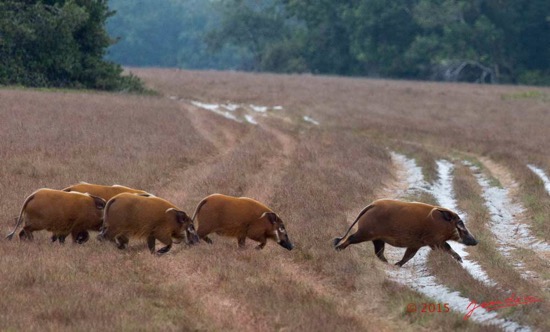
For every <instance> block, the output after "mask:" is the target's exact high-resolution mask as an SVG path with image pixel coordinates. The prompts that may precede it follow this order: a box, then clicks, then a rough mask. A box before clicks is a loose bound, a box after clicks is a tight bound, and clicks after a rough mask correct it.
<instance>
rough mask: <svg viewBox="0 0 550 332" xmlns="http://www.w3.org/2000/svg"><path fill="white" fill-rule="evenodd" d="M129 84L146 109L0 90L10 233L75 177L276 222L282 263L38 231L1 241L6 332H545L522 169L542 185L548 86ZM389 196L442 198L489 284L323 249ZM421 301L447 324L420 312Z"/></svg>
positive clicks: (541, 243) (86, 95) (543, 204)
mask: <svg viewBox="0 0 550 332" xmlns="http://www.w3.org/2000/svg"><path fill="white" fill-rule="evenodd" d="M132 71H133V72H134V73H135V74H137V75H138V76H139V77H141V78H143V79H144V81H145V82H146V83H147V85H148V86H149V87H150V88H152V89H154V90H156V91H157V92H159V95H157V96H134V95H124V94H121V95H118V94H105V93H95V92H73V91H41V90H26V89H10V88H2V89H0V119H1V121H0V195H1V197H2V199H1V200H0V216H1V218H2V225H3V226H2V229H3V232H4V234H7V233H8V232H9V231H11V230H12V228H13V226H14V225H15V218H16V217H17V216H18V214H19V211H20V208H21V204H22V203H23V201H24V199H25V197H27V196H28V195H29V194H31V193H32V192H33V191H34V190H36V189H38V188H41V187H49V188H57V189H61V188H63V187H66V186H68V185H70V184H73V183H77V182H78V181H87V182H90V183H100V184H122V185H127V186H131V187H136V188H140V189H144V190H147V191H149V192H152V193H154V194H155V195H157V196H161V197H163V198H166V199H168V200H170V201H172V202H174V203H175V204H176V205H178V206H179V207H181V208H182V209H183V210H185V211H187V212H188V213H189V214H192V212H193V211H194V209H195V206H196V204H197V203H198V202H199V201H200V200H201V199H202V198H203V197H205V196H207V195H209V194H212V193H216V192H217V193H224V194H229V195H235V196H248V197H252V198H255V199H257V200H260V201H262V202H264V203H266V204H267V205H268V206H270V207H271V208H272V209H273V210H274V211H275V212H277V213H278V214H279V216H280V217H281V218H282V219H283V220H284V222H285V226H286V228H287V230H288V233H289V236H290V239H291V240H292V241H293V243H294V244H295V249H294V250H292V251H287V250H285V249H283V248H281V247H280V246H278V245H277V244H276V243H274V242H268V244H267V245H266V247H265V248H264V249H263V250H255V249H254V247H255V246H256V244H255V243H253V241H251V240H248V241H247V243H246V248H245V249H239V248H238V247H237V241H236V239H233V238H225V237H220V236H217V235H212V236H211V238H212V240H213V242H214V243H213V244H212V245H208V244H206V243H204V242H202V243H200V244H199V245H196V246H193V247H186V246H184V245H175V246H174V248H173V249H172V251H170V252H169V253H168V254H166V255H164V256H162V257H157V256H154V255H151V254H150V253H149V251H148V250H147V246H146V243H145V240H138V239H131V240H130V245H129V248H128V249H126V250H118V249H116V247H115V246H114V245H113V244H110V243H100V242H98V241H96V239H95V235H96V234H95V233H93V234H92V236H91V239H90V241H88V242H87V243H85V244H83V245H77V244H73V243H72V241H70V240H69V239H68V241H67V243H66V244H65V245H60V244H58V243H50V241H49V234H48V233H47V232H46V231H41V232H37V233H36V234H35V240H34V242H24V241H19V239H18V238H14V239H13V240H12V241H8V240H4V239H3V238H2V239H0V267H1V269H0V289H1V291H2V296H1V299H0V313H1V314H0V330H13V331H28V330H62V331H65V330H66V331H74V330H76V331H89V330H107V331H112V330H123V331H130V330H132V331H134V330H148V331H149V330H162V331H172V330H173V331H195V330H198V331H344V330H345V331H375V330H376V331H380V330H381V331H397V330H399V331H418V330H425V331H449V330H451V329H460V330H467V331H487V330H495V331H498V330H503V329H504V330H515V329H520V330H525V331H528V330H532V331H549V330H550V320H548V317H547V315H548V312H550V263H549V262H550V261H549V259H550V250H549V247H548V243H550V227H549V223H550V217H549V216H550V193H549V192H547V191H546V190H545V187H544V185H545V183H544V182H543V180H542V179H541V178H540V177H539V176H537V175H536V174H535V173H534V172H533V171H531V169H530V168H529V167H528V165H533V166H536V167H538V168H539V169H540V170H542V171H544V172H545V173H546V174H547V175H549V174H550V154H549V151H550V130H548V128H550V89H547V88H546V89H545V88H534V87H516V86H484V85H468V84H437V83H424V82H408V81H387V80H367V79H351V78H337V77H317V76H309V75H290V76H285V75H269V74H261V75H260V74H245V73H237V72H210V71H204V72H193V71H181V70H160V69H132ZM214 104H217V105H218V106H217V107H212V105H214ZM222 104H228V105H239V107H235V108H237V109H236V110H234V111H232V110H228V108H231V107H227V108H223V107H222V106H219V105H222ZM205 105H210V106H205ZM251 105H253V106H251ZM259 106H264V107H266V108H265V109H263V108H259ZM208 107H210V108H211V109H212V108H215V110H216V111H217V113H218V114H217V113H216V112H213V111H210V110H208V109H206V108H208ZM254 109H256V111H255V110H254ZM224 114H225V115H226V117H224V116H221V115H224ZM229 117H234V119H231V118H229ZM304 117H306V118H304ZM396 155H397V156H400V158H396V157H395V156H396ZM441 160H445V161H447V162H449V165H452V167H451V168H450V169H448V173H444V169H442V168H441V167H442V166H441V165H442V164H441V163H440V162H438V161H441ZM412 165H414V167H413V166H412ZM415 171H416V172H417V173H419V176H421V177H422V181H423V182H422V183H423V184H422V186H423V187H422V188H420V189H419V190H414V189H415V184H414V183H413V182H412V178H411V174H414V172H415ZM445 174H447V175H449V178H444V175H445ZM444 181H448V183H449V184H448V185H447V186H446V187H445V186H443V184H442V183H443V182H444ZM418 183H420V182H418ZM438 188H439V189H438ZM441 188H444V190H441ZM416 189H418V188H416ZM384 197H394V198H402V199H407V200H421V201H425V202H430V203H436V204H437V203H438V202H442V201H445V199H447V201H448V199H452V200H453V202H454V203H453V204H456V206H455V207H454V208H456V209H458V210H459V211H460V212H461V213H463V215H464V216H466V217H465V222H466V225H467V227H468V228H469V230H470V231H471V232H472V233H473V235H474V236H475V237H476V238H477V239H478V240H479V245H478V246H475V247H468V248H466V249H465V250H466V252H467V253H468V256H467V260H468V261H469V262H474V263H475V264H477V266H478V268H479V269H480V270H482V271H483V274H484V275H485V276H486V277H487V278H488V279H487V280H489V281H490V282H488V281H480V277H479V273H476V272H471V270H470V269H467V268H466V264H462V265H461V264H459V263H457V262H456V261H454V260H453V259H452V258H451V257H450V256H449V255H448V254H445V253H442V252H440V251H432V250H430V249H429V248H423V249H421V252H423V254H422V255H421V254H417V257H415V258H413V259H412V260H411V261H410V262H408V263H407V264H405V265H404V266H403V267H402V268H401V269H399V268H397V267H394V266H392V265H391V264H385V263H382V262H381V261H379V260H378V259H377V258H376V256H375V255H374V251H373V246H372V244H371V243H362V244H358V245H352V246H350V247H349V248H348V249H346V250H344V251H342V252H336V251H335V250H334V249H333V248H332V241H331V240H332V239H333V238H334V237H336V236H342V235H343V234H344V233H345V231H346V230H347V228H348V227H349V225H350V224H351V223H352V222H353V220H354V219H355V218H356V216H357V214H358V213H359V211H361V210H362V209H363V207H364V206H366V205H367V204H368V203H370V202H371V201H372V200H375V199H378V198H384ZM499 223H500V224H499ZM503 223H508V224H509V225H508V228H506V227H505V226H503ZM501 226H502V227H501ZM524 230H525V232H524ZM386 250H388V251H389V252H390V253H392V252H393V254H394V255H396V256H395V257H399V256H401V255H402V252H403V249H397V250H396V249H393V248H391V247H390V246H386ZM387 257H394V256H390V255H387ZM398 259H399V258H398ZM465 261H466V260H465ZM390 263H392V264H393V263H395V260H394V259H393V258H391V259H390ZM403 275H404V276H406V277H396V276H403ZM428 279H429V280H430V283H431V284H430V285H424V286H423V285H422V283H419V280H420V281H421V280H428ZM434 285H436V286H434ZM436 287H441V288H436ZM438 289H443V291H437V292H438V294H436V297H434V296H431V295H430V294H431V293H430V291H433V290H438ZM514 294H515V297H521V298H522V299H524V298H525V297H528V296H531V297H536V298H537V299H538V300H540V301H539V302H537V303H528V304H523V305H516V306H512V307H508V308H502V309H498V310H495V311H491V312H490V313H487V312H485V314H483V313H482V311H483V309H481V308H480V309H479V310H476V311H475V312H474V313H473V314H472V316H471V317H470V319H468V320H465V319H464V318H463V317H464V315H465V311H466V306H465V305H462V304H459V305H457V304H455V303H462V302H456V301H455V300H456V298H460V299H462V301H467V303H469V302H470V301H476V302H478V303H481V302H490V301H504V300H505V299H507V298H509V297H510V296H512V295H514ZM410 303H414V304H416V305H417V306H418V311H417V312H408V310H407V306H408V305H409V304H410ZM432 303H433V304H435V305H436V306H437V305H438V304H440V305H444V304H445V303H449V304H450V305H449V307H450V311H449V312H447V313H445V312H437V310H436V311H435V312H429V310H428V312H421V308H422V306H423V304H427V305H429V304H432ZM491 314H492V315H493V316H491Z"/></svg>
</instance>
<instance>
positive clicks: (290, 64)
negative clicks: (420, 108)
mask: <svg viewBox="0 0 550 332" xmlns="http://www.w3.org/2000/svg"><path fill="white" fill-rule="evenodd" d="M111 6H112V8H114V9H115V10H117V15H116V16H114V17H113V18H111V20H110V21H109V25H108V27H109V31H110V32H111V34H113V35H115V36H119V37H120V38H121V40H120V43H118V44H117V45H115V46H113V47H112V48H111V49H110V54H109V58H110V59H113V60H116V61H117V62H120V63H123V64H128V65H135V66H166V67H181V68H192V69H197V68H198V69H203V68H215V69H238V70H250V71H268V72H282V73H292V72H309V73H316V74H331V75H349V76H370V77H389V78H406V79H429V80H447V81H468V82H486V83H491V82H493V83H496V82H499V83H514V84H540V85H549V84H550V1H548V0H529V1H524V0H392V1H386V0H341V1H330V0H210V1H208V0H165V1H150V2H146V1H140V2H135V1H132V0H112V1H111Z"/></svg>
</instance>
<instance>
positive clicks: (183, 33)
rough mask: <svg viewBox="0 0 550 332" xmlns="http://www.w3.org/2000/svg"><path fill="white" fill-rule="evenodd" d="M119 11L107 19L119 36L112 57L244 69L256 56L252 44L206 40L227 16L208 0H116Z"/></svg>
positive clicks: (131, 63) (134, 61)
mask: <svg viewBox="0 0 550 332" xmlns="http://www.w3.org/2000/svg"><path fill="white" fill-rule="evenodd" d="M109 6H110V8H111V9H112V10H114V11H116V13H117V14H116V15H114V16H113V17H111V18H110V19H109V21H108V23H107V29H108V31H109V34H110V35H111V36H113V37H114V38H117V39H118V42H117V43H116V44H115V45H113V46H112V47H111V48H110V49H109V54H108V55H107V58H108V59H110V60H112V61H114V62H117V63H122V64H124V65H128V66H141V67H147V66H155V67H180V68H195V69H196V68H201V69H204V68H217V69H227V68H235V69H237V68H238V69H241V66H243V65H244V64H245V63H246V62H248V58H249V57H250V56H251V55H250V52H249V51H248V50H247V49H246V47H241V46H240V45H237V43H235V45H227V46H225V45H220V47H219V49H218V51H217V52H213V51H212V49H211V48H210V47H209V46H208V44H207V43H206V38H207V36H206V35H207V32H208V31H211V30H213V29H215V28H216V27H217V26H218V24H217V22H219V20H220V19H221V17H220V14H221V13H220V11H219V10H218V8H217V4H216V3H215V2H212V1H208V0H148V1H135V0H110V1H109Z"/></svg>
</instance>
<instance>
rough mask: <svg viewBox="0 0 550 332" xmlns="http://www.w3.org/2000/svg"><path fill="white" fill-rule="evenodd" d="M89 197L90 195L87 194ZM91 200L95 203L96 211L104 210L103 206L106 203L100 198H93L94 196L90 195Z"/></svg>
mask: <svg viewBox="0 0 550 332" xmlns="http://www.w3.org/2000/svg"><path fill="white" fill-rule="evenodd" d="M88 195H90V194H88ZM90 197H91V198H93V200H94V203H95V207H96V208H97V209H98V210H103V209H104V208H105V204H107V202H105V200H104V199H103V198H101V197H97V196H94V195H90Z"/></svg>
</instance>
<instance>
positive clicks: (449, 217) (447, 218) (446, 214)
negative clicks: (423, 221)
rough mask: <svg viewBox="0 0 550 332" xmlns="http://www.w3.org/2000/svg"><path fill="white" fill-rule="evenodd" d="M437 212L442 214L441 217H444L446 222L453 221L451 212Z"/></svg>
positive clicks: (440, 210)
mask: <svg viewBox="0 0 550 332" xmlns="http://www.w3.org/2000/svg"><path fill="white" fill-rule="evenodd" d="M437 211H439V212H440V213H441V216H442V217H443V219H445V221H451V220H453V213H452V212H451V211H447V210H442V209H437Z"/></svg>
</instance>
